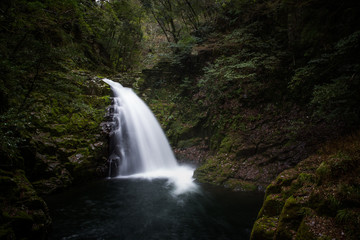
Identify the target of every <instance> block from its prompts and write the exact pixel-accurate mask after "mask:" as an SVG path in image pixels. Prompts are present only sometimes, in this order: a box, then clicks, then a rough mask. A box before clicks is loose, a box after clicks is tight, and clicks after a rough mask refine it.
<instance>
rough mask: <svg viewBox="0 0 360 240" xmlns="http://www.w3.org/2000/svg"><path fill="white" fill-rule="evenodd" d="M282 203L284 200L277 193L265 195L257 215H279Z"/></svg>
mask: <svg viewBox="0 0 360 240" xmlns="http://www.w3.org/2000/svg"><path fill="white" fill-rule="evenodd" d="M284 204H285V201H284V199H283V198H282V197H281V195H278V194H270V195H267V197H266V198H265V201H264V203H263V206H262V208H261V210H260V212H259V217H262V216H267V217H274V216H278V215H280V213H281V210H282V208H283V206H284Z"/></svg>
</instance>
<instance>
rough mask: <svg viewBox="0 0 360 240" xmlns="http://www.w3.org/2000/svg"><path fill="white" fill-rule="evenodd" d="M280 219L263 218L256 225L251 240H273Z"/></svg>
mask: <svg viewBox="0 0 360 240" xmlns="http://www.w3.org/2000/svg"><path fill="white" fill-rule="evenodd" d="M278 221H279V219H278V217H261V218H259V219H258V220H256V222H255V223H254V226H253V229H252V231H251V236H250V239H253V240H272V239H273V238H274V234H275V231H276V226H277V224H278Z"/></svg>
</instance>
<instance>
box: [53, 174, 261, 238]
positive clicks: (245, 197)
mask: <svg viewBox="0 0 360 240" xmlns="http://www.w3.org/2000/svg"><path fill="white" fill-rule="evenodd" d="M173 188H174V186H173V185H172V184H171V183H169V182H168V181H167V180H164V179H153V180H145V179H103V180H97V181H94V182H90V183H87V184H86V185H82V186H77V187H74V188H73V189H71V190H68V191H65V192H63V193H59V194H56V195H53V196H51V197H49V198H48V199H47V202H48V205H49V208H50V211H51V215H52V219H53V227H52V231H51V233H50V237H49V239H63V240H65V239H88V240H90V239H94V240H95V239H96V240H103V239H104V240H111V239H114V240H115V239H116V240H120V239H121V240H123V239H129V240H142V239H144V240H145V239H146V240H150V239H160V240H162V239H165V240H171V239H179V240H188V239H194V240H195V239H196V240H201V239H204V240H205V239H206V240H208V239H219V240H220V239H221V240H223V239H238V240H239V239H249V236H250V231H251V226H252V224H253V222H254V221H255V218H256V216H257V213H258V211H259V209H260V207H261V204H262V201H263V194H261V193H241V192H230V191H228V190H226V189H223V188H217V187H213V186H207V185H206V186H205V185H201V186H199V187H198V189H197V190H196V191H191V192H187V193H184V194H180V195H175V194H173Z"/></svg>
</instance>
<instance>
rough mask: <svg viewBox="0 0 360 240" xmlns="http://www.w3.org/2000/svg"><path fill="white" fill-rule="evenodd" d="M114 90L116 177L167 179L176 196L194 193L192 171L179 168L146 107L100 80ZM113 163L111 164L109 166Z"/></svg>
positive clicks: (113, 157)
mask: <svg viewBox="0 0 360 240" xmlns="http://www.w3.org/2000/svg"><path fill="white" fill-rule="evenodd" d="M103 81H104V82H106V83H107V84H109V85H110V87H111V89H112V91H113V95H114V98H113V101H114V103H113V111H114V112H113V121H114V127H113V129H112V133H111V134H112V136H111V138H112V142H113V143H112V145H113V146H112V149H113V150H112V153H111V154H110V159H109V161H110V163H111V162H112V161H114V160H116V162H117V163H119V164H118V166H117V168H118V173H119V176H118V177H139V178H150V179H152V178H168V179H169V182H170V183H173V184H174V185H175V187H176V189H175V194H180V193H183V192H185V191H187V190H191V189H192V190H193V189H194V188H196V185H195V184H194V183H193V178H192V174H193V171H194V169H192V168H189V167H183V166H179V165H178V163H177V162H176V158H175V156H174V154H173V152H172V150H171V147H170V145H169V143H168V141H167V139H166V136H165V134H164V132H163V131H162V129H161V127H160V124H159V123H158V122H157V120H156V118H155V116H154V115H153V114H152V112H151V110H150V109H149V108H148V107H147V106H146V104H145V103H144V102H143V101H142V100H141V99H140V98H139V97H138V96H137V95H136V94H135V93H134V92H133V90H132V89H130V88H126V87H123V86H122V85H121V84H120V83H117V82H114V81H111V80H109V79H103ZM111 165H112V164H110V166H111Z"/></svg>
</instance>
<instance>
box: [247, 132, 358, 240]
mask: <svg viewBox="0 0 360 240" xmlns="http://www.w3.org/2000/svg"><path fill="white" fill-rule="evenodd" d="M359 137H360V135H359V132H357V133H354V134H351V135H349V136H348V137H345V138H341V139H337V140H334V141H331V142H329V143H327V144H326V145H325V146H324V147H322V148H321V149H320V150H319V151H317V153H316V154H313V155H311V156H310V157H308V158H306V159H305V160H303V161H302V162H301V163H299V164H298V165H297V166H296V167H294V168H291V169H288V170H286V171H284V172H282V173H281V174H280V175H279V176H278V177H277V178H276V179H275V180H274V181H272V183H271V184H270V185H269V186H268V187H267V189H266V194H265V201H264V203H263V207H262V208H261V210H260V212H259V215H258V219H257V220H256V222H255V224H254V227H253V230H252V234H251V239H294V238H295V239H358V236H359V234H360V232H359V228H358V224H359V223H360V177H359V176H360V175H359V174H360V172H359V171H360V168H359V161H360V155H359V154H360V152H359V149H360V148H359V147H360V145H359V144H360V138H359Z"/></svg>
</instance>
